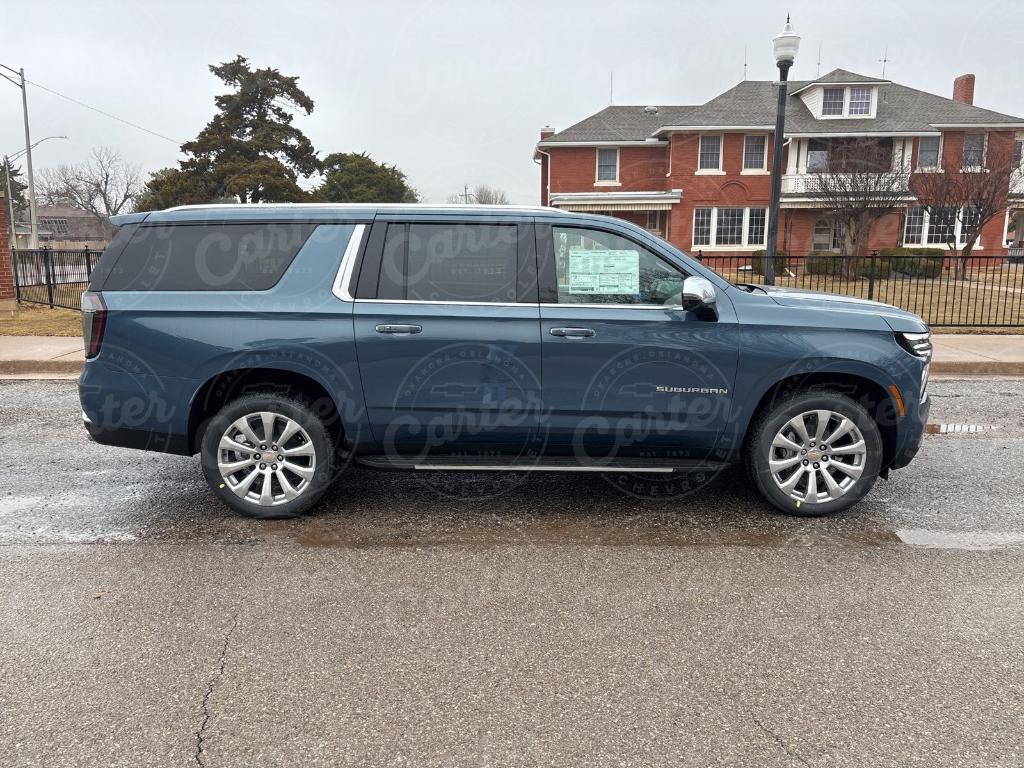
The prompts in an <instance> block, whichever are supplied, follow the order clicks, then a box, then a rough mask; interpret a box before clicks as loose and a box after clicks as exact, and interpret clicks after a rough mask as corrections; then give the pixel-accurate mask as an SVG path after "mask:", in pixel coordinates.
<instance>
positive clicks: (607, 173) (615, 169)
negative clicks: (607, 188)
mask: <svg viewBox="0 0 1024 768" xmlns="http://www.w3.org/2000/svg"><path fill="white" fill-rule="evenodd" d="M597 180H598V181H618V180H619V150H618V148H617V147H612V148H610V149H598V150H597Z"/></svg>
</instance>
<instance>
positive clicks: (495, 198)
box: [448, 184, 510, 205]
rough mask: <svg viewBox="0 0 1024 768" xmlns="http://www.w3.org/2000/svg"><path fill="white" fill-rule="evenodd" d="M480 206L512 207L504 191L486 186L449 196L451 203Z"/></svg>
mask: <svg viewBox="0 0 1024 768" xmlns="http://www.w3.org/2000/svg"><path fill="white" fill-rule="evenodd" d="M470 201H472V202H474V203H477V204H478V205H510V203H509V199H508V195H506V194H505V192H504V190H501V189H498V188H497V187H489V186H487V185H486V184H478V185H477V186H475V187H473V191H472V192H468V191H467V192H455V193H452V194H450V195H448V202H449V203H469V202H470Z"/></svg>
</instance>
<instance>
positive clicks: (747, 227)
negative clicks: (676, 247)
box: [693, 208, 768, 248]
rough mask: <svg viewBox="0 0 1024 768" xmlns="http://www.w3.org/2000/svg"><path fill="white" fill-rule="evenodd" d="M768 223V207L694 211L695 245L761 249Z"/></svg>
mask: <svg viewBox="0 0 1024 768" xmlns="http://www.w3.org/2000/svg"><path fill="white" fill-rule="evenodd" d="M767 221H768V209H767V208H694V210H693V246H694V247H695V248H699V247H704V248H716V247H717V248H729V247H736V248H759V247H761V246H763V245H764V240H765V230H766V223H767Z"/></svg>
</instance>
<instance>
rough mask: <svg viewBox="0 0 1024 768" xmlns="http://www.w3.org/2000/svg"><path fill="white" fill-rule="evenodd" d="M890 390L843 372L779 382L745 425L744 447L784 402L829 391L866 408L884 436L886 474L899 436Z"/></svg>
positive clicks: (811, 374) (803, 375)
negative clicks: (756, 427)
mask: <svg viewBox="0 0 1024 768" xmlns="http://www.w3.org/2000/svg"><path fill="white" fill-rule="evenodd" d="M889 386H894V385H891V384H890V385H883V384H881V383H879V381H878V379H875V378H871V377H870V376H866V375H864V374H863V373H852V372H849V371H843V370H834V371H830V370H822V371H814V372H809V373H798V374H792V375H789V376H786V377H784V378H781V379H779V380H778V381H776V382H775V383H774V384H771V385H770V386H768V387H767V388H766V389H765V390H764V392H762V393H761V396H760V398H759V399H758V401H757V405H756V406H755V407H754V409H753V411H751V413H750V418H749V419H748V420H747V423H746V424H745V425H744V432H743V447H744V450H746V449H747V446H748V444H749V441H750V439H751V432H752V429H753V426H754V425H755V424H756V423H757V421H758V417H760V416H761V414H763V413H764V412H765V411H767V410H769V409H771V408H772V407H773V405H774V404H775V403H776V402H778V401H779V400H780V399H781V398H783V397H785V396H787V395H791V394H795V393H802V392H813V391H815V390H829V391H833V392H838V393H839V394H842V395H846V396H847V397H849V398H850V399H851V400H854V401H855V402H857V403H860V405H862V406H864V408H865V409H866V410H867V412H868V413H869V414H870V415H871V417H872V418H873V419H874V421H875V424H876V425H877V426H878V431H879V433H880V434H881V436H882V472H883V473H884V472H886V471H887V470H888V468H889V466H890V465H891V464H892V462H893V461H894V459H895V458H896V452H897V446H898V438H899V433H898V430H897V423H896V422H897V416H898V412H897V404H896V400H895V398H894V396H893V394H892V392H891V391H890V390H889V389H888V387H889Z"/></svg>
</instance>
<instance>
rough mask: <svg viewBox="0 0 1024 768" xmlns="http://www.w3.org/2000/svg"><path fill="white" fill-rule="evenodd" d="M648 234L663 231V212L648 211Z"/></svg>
mask: <svg viewBox="0 0 1024 768" xmlns="http://www.w3.org/2000/svg"><path fill="white" fill-rule="evenodd" d="M646 229H647V231H648V232H655V233H657V232H660V231H661V211H648V212H647V227H646Z"/></svg>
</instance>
